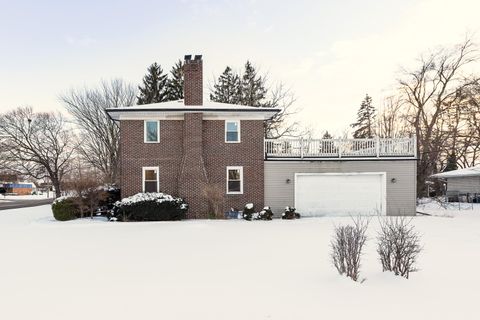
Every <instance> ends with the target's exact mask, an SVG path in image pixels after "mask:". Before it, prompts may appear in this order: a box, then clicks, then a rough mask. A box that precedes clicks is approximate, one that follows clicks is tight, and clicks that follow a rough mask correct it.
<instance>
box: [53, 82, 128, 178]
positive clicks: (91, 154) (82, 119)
mask: <svg viewBox="0 0 480 320" xmlns="http://www.w3.org/2000/svg"><path fill="white" fill-rule="evenodd" d="M60 100H61V101H62V102H63V104H64V106H65V108H66V109H67V110H68V111H69V112H70V113H71V114H72V115H73V117H74V118H75V122H76V123H77V124H78V125H79V126H80V128H81V130H82V131H83V132H82V143H81V145H80V152H81V155H82V156H83V157H84V158H85V159H86V160H87V162H88V163H90V164H91V165H92V166H93V167H94V168H97V169H98V170H100V172H102V173H103V175H104V179H105V182H107V183H117V182H118V181H119V163H118V147H119V138H120V137H119V132H120V130H119V127H118V125H117V124H116V123H115V122H114V121H113V120H112V119H111V118H110V117H109V116H108V115H107V113H106V112H105V109H107V108H116V107H121V106H132V105H134V104H135V101H136V91H135V88H134V87H133V86H132V85H130V84H127V83H125V82H124V81H123V80H121V79H114V80H111V81H108V82H107V81H102V82H101V84H100V85H99V86H98V87H97V88H83V89H72V90H70V91H69V92H67V93H65V94H62V95H61V96H60Z"/></svg>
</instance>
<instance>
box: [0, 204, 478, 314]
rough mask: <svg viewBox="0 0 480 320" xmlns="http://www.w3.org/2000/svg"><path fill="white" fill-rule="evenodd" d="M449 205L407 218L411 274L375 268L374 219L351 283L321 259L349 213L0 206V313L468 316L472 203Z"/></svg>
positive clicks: (474, 269)
mask: <svg viewBox="0 0 480 320" xmlns="http://www.w3.org/2000/svg"><path fill="white" fill-rule="evenodd" d="M430 206H432V205H430ZM423 209H425V208H423ZM437 209H438V208H437ZM437 209H432V210H437ZM428 210H429V208H428V206H427V208H426V211H428ZM438 210H439V209H438ZM448 211H449V215H448V216H451V217H443V216H442V217H438V216H419V217H416V218H414V220H413V223H414V224H415V226H416V227H417V229H418V231H419V232H420V233H421V234H422V239H423V243H424V251H423V252H422V254H421V256H420V260H419V264H418V266H419V268H420V271H419V272H417V273H414V274H412V275H411V278H410V279H409V280H406V279H403V278H400V277H395V276H393V275H392V274H388V273H382V272H381V269H380V264H379V263H378V261H377V255H376V253H375V239H374V237H375V231H376V229H377V227H378V222H377V220H376V218H374V219H372V220H371V224H370V229H369V235H370V239H369V242H367V245H366V251H365V255H364V257H363V266H362V269H361V276H362V277H363V278H366V280H365V282H363V283H355V282H353V281H351V280H349V279H347V278H343V277H340V276H339V275H338V274H337V272H336V270H335V269H334V268H333V266H332V265H331V264H330V259H329V251H330V249H329V242H330V237H331V234H332V230H333V226H334V225H337V224H341V223H347V222H349V218H310V219H300V220H296V221H284V220H274V221H255V222H247V221H242V220H238V221H232V220H229V221H206V220H198V221H181V222H153V223H111V222H105V221H104V220H93V221H91V220H89V219H84V220H77V221H71V222H57V221H54V220H53V218H52V216H51V212H50V208H49V206H42V207H36V208H26V209H16V210H5V211H2V212H0V319H9V320H11V319H52V320H53V319H169V320H170V319H189V320H190V319H209V320H210V319H222V320H223V319H229V320H230V319H242V320H245V319H249V320H250V319H288V320H292V319H369V320H370V319H402V320H405V319H409V320H411V319H462V320H468V319H478V299H479V296H480V294H479V292H480V277H478V270H480V212H479V211H478V210H460V211H459V210H448Z"/></svg>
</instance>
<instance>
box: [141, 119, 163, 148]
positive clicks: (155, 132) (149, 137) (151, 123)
mask: <svg viewBox="0 0 480 320" xmlns="http://www.w3.org/2000/svg"><path fill="white" fill-rule="evenodd" d="M144 126H145V128H144V142H150V143H151V142H160V121H158V120H145V124H144Z"/></svg>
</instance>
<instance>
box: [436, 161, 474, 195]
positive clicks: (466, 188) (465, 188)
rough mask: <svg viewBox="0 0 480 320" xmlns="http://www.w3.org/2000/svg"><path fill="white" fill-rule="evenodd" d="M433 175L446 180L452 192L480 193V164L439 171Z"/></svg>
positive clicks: (449, 191)
mask: <svg viewBox="0 0 480 320" xmlns="http://www.w3.org/2000/svg"><path fill="white" fill-rule="evenodd" d="M431 177H432V178H437V179H442V180H445V181H446V182H447V192H448V193H450V194H452V193H454V192H457V193H459V194H467V195H468V194H471V195H475V194H478V195H480V166H475V167H471V168H464V169H458V170H452V171H447V172H442V173H437V174H434V175H432V176H431Z"/></svg>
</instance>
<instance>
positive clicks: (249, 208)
mask: <svg viewBox="0 0 480 320" xmlns="http://www.w3.org/2000/svg"><path fill="white" fill-rule="evenodd" d="M254 214H255V208H254V207H253V203H247V204H246V205H245V208H244V209H243V219H245V220H248V221H252V219H253V215H254Z"/></svg>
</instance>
